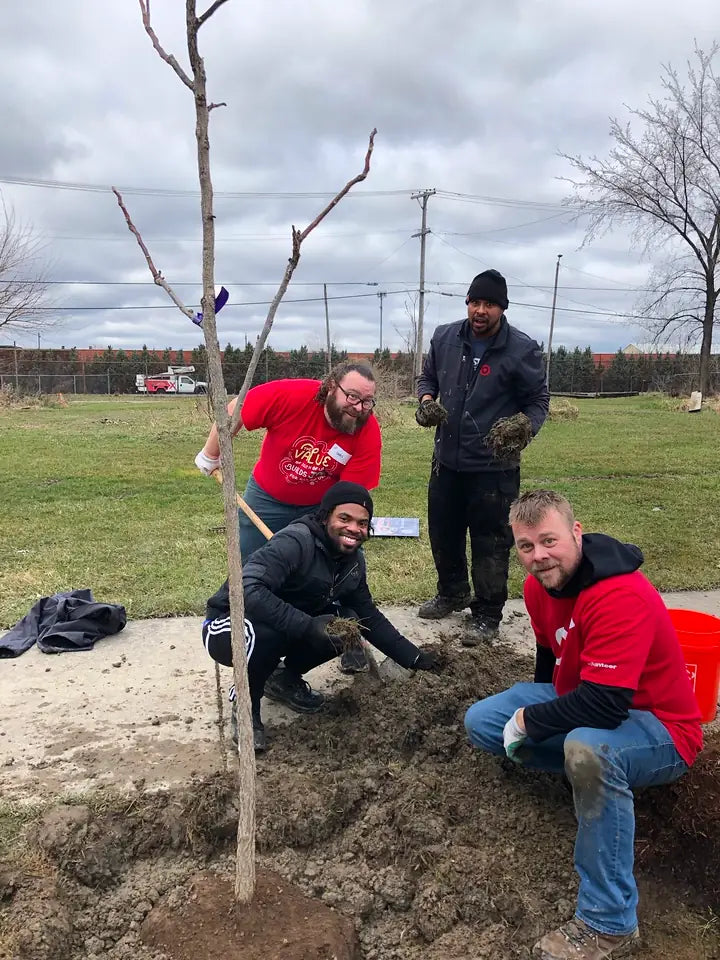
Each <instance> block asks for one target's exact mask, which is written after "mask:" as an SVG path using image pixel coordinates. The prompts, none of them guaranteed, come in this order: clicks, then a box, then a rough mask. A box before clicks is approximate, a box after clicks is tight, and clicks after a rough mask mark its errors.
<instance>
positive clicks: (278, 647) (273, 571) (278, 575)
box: [202, 480, 439, 752]
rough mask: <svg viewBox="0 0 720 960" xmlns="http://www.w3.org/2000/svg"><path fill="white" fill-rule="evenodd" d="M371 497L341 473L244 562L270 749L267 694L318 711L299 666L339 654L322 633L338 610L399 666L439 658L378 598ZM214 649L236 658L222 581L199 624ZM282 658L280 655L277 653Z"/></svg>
mask: <svg viewBox="0 0 720 960" xmlns="http://www.w3.org/2000/svg"><path fill="white" fill-rule="evenodd" d="M372 514H373V502H372V499H371V497H370V494H369V493H368V491H367V490H366V489H365V487H362V486H360V485H359V484H357V483H350V482H348V481H343V480H341V481H339V482H338V483H336V484H334V485H333V486H332V487H331V488H330V490H328V492H327V493H326V494H325V496H324V497H323V499H322V501H321V503H320V508H319V510H318V511H317V512H316V513H313V514H310V515H308V516H306V517H301V518H300V519H299V520H297V521H295V522H294V523H291V524H289V525H288V526H287V527H285V528H284V529H282V530H280V531H279V532H278V533H276V534H275V535H274V536H273V538H272V539H271V540H268V542H267V543H266V544H265V545H264V546H263V547H260V549H259V550H256V551H255V552H254V553H253V554H252V556H251V557H250V558H249V559H248V562H247V564H246V565H245V566H244V568H243V593H244V598H245V650H246V653H247V659H248V679H249V684H250V700H251V704H252V721H253V741H254V745H255V750H256V752H261V751H263V750H265V749H266V746H267V743H266V738H265V729H264V727H263V724H262V720H261V716H260V700H261V698H262V696H263V693H264V694H265V696H267V697H269V698H270V699H272V700H278V701H280V702H281V703H284V704H286V705H287V706H288V707H290V708H291V709H293V710H296V711H297V712H298V713H315V712H316V711H317V710H319V709H320V708H321V707H322V704H323V700H324V698H323V696H322V694H320V693H316V692H314V691H313V690H312V689H311V688H310V684H309V683H308V682H307V681H306V680H304V679H303V674H305V673H307V672H308V671H309V670H312V668H313V667H317V666H319V664H321V663H326V662H327V661H328V660H332V659H333V658H334V657H337V656H339V655H340V654H341V653H342V641H341V640H339V639H338V638H336V637H332V636H330V635H329V634H328V632H327V626H328V624H329V622H330V621H331V620H332V619H333V618H334V617H337V616H342V617H346V618H352V619H355V620H357V621H359V622H360V624H362V629H363V632H364V635H365V638H366V639H367V640H368V641H369V642H370V643H371V644H372V645H373V646H374V647H377V649H378V650H380V651H381V652H382V653H384V654H386V655H387V656H388V657H390V658H391V659H392V660H394V661H395V662H396V663H398V664H400V666H402V667H406V668H408V669H411V670H433V669H436V668H437V667H438V666H439V662H438V658H437V657H436V656H435V655H434V654H432V653H430V652H428V651H422V650H420V649H418V647H416V646H415V644H414V643H411V642H410V641H409V640H408V639H407V638H406V637H404V636H403V635H402V634H401V633H399V632H398V631H397V630H396V629H395V627H394V626H393V625H392V624H391V623H390V621H389V620H388V619H387V618H386V617H385V616H383V614H382V613H381V612H380V611H379V610H378V608H377V606H376V605H375V603H374V601H373V599H372V597H371V595H370V591H369V589H368V585H367V579H366V575H365V556H364V554H363V551H362V550H361V546H362V544H363V543H364V542H365V540H367V539H368V537H369V536H370V524H371V521H372ZM202 637H203V643H204V644H205V649H206V650H207V651H208V653H209V654H210V656H211V657H212V658H213V659H214V660H217V661H218V663H222V664H224V665H225V666H228V667H229V666H232V647H231V642H230V598H229V591H228V583H227V581H225V583H224V584H223V585H222V587H221V588H220V589H219V590H218V592H217V593H216V594H215V595H214V596H212V597H211V598H210V599H209V600H208V605H207V613H206V619H205V622H204V623H203V627H202ZM282 658H284V663H282V664H281V663H280V660H281V659H282Z"/></svg>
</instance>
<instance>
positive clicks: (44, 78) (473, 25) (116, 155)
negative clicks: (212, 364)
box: [0, 0, 715, 351]
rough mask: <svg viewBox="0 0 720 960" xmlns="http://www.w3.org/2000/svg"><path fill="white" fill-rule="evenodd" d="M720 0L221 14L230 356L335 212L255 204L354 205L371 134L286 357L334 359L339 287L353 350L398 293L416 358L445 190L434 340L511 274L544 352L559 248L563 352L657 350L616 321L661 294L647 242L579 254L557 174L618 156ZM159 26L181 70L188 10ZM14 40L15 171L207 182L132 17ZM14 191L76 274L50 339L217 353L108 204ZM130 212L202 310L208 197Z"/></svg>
mask: <svg viewBox="0 0 720 960" xmlns="http://www.w3.org/2000/svg"><path fill="white" fill-rule="evenodd" d="M714 7H715V5H714V4H712V3H711V2H710V0H698V2H696V3H694V4H686V5H684V6H682V7H677V5H676V4H674V3H670V2H669V0H660V2H656V3H650V2H649V0H638V2H636V3H634V4H632V5H629V6H628V5H626V4H622V5H621V4H620V2H619V0H610V2H608V3H605V4H602V5H589V4H582V5H579V4H576V3H570V2H568V0H552V2H550V3H546V4H527V3H519V2H517V0H515V2H509V3H507V2H506V3H500V2H488V3H485V4H482V5H478V4H477V3H473V2H470V0H445V2H443V3H442V4H438V3H436V2H430V0H425V2H415V3H411V4H409V3H401V2H400V0H384V2H380V0H346V2H344V3H343V4H338V3H336V2H331V0H308V2H306V3H304V4H297V3H292V2H290V0H278V2H275V3H273V4H272V5H268V4H266V3H264V2H262V0H251V2H248V3H232V2H229V3H227V4H225V5H224V6H223V7H222V8H221V9H220V10H219V11H218V13H217V14H216V16H215V17H214V18H213V19H212V20H211V21H210V22H209V23H208V24H207V26H206V27H205V28H203V32H202V34H201V44H202V52H203V55H204V58H205V63H206V68H207V73H208V78H209V92H210V96H211V98H212V99H214V100H223V101H227V104H228V105H227V107H225V108H222V109H219V110H217V111H215V112H214V113H213V114H212V123H211V137H212V140H211V143H212V160H213V179H214V185H215V189H216V192H217V197H216V206H215V213H216V218H217V220H216V223H217V234H218V245H217V260H216V276H217V279H218V282H223V283H225V284H226V285H227V286H229V287H230V291H231V302H230V304H229V305H228V307H227V308H226V309H225V311H224V312H223V313H222V315H221V317H220V331H219V336H220V340H221V343H222V344H224V343H226V342H228V341H232V342H234V343H236V344H242V343H243V342H244V338H245V337H247V338H248V339H249V340H251V341H252V340H254V338H255V336H256V335H257V333H258V332H259V330H260V327H261V325H262V322H263V320H264V316H265V310H266V307H265V306H264V305H263V304H262V303H257V302H256V301H268V300H270V299H271V297H272V294H273V292H274V285H276V284H277V282H278V281H279V279H280V276H281V274H282V271H283V269H284V265H285V262H286V260H287V257H288V255H289V252H290V239H289V237H290V225H291V224H293V223H294V224H296V225H298V226H305V225H306V224H307V223H308V222H309V221H310V220H311V219H312V218H313V216H314V215H315V214H316V213H317V211H318V210H319V209H320V207H321V206H322V204H323V202H324V201H323V200H322V199H321V198H317V197H316V198H313V197H308V196H292V197H285V198H282V197H261V196H238V194H248V193H262V192H267V193H273V194H278V193H305V194H307V193H322V194H332V193H334V192H335V191H336V190H338V189H339V188H340V187H341V186H342V185H343V184H344V183H345V181H346V180H347V179H348V178H350V177H351V176H353V175H354V174H355V173H356V172H358V170H359V169H360V167H361V165H362V160H363V157H364V152H365V149H366V145H367V136H368V133H369V131H370V129H371V128H372V127H373V126H377V127H378V130H379V133H378V138H377V144H376V151H375V155H374V157H373V166H372V171H371V174H370V177H369V178H368V180H367V181H366V183H365V184H363V185H362V187H361V188H360V189H359V190H357V191H356V192H354V193H353V194H352V195H351V196H350V197H348V198H347V199H346V200H345V201H343V203H342V204H341V205H340V206H339V207H338V208H337V209H336V210H334V211H333V212H332V214H331V215H330V216H329V217H328V219H327V221H326V222H325V223H324V224H323V225H322V226H321V227H320V228H318V230H317V231H316V232H315V233H314V234H312V235H311V237H310V238H309V239H308V241H307V243H306V244H305V246H304V248H303V257H302V260H301V264H300V267H299V269H298V271H297V273H296V277H295V281H294V283H293V285H292V287H291V289H290V291H289V293H288V297H287V301H286V302H285V303H284V304H283V305H282V306H281V309H280V311H279V313H278V318H277V322H276V327H275V329H274V331H273V334H272V336H271V343H272V344H273V346H275V347H276V348H277V349H287V348H290V347H293V346H298V345H299V344H300V343H302V342H303V341H307V342H313V343H320V342H322V339H323V337H324V308H323V303H322V284H323V283H327V284H328V291H329V295H330V297H331V300H330V317H331V324H332V329H333V337H334V339H335V341H336V343H337V344H338V345H339V346H342V347H345V348H347V349H358V350H362V349H367V350H371V349H374V347H375V346H377V343H378V339H379V303H380V301H379V299H378V297H377V296H376V294H377V293H378V292H379V291H382V292H387V293H388V296H387V298H385V299H384V301H383V320H384V324H383V326H384V341H385V343H386V344H388V345H390V346H392V347H398V346H400V344H401V340H402V335H403V331H404V330H405V328H406V326H407V317H406V310H405V301H406V299H407V298H408V297H409V296H411V295H412V291H414V290H416V289H417V284H418V275H419V267H418V256H419V240H418V239H417V237H413V234H416V233H417V231H418V229H419V226H420V211H419V207H418V204H417V201H415V200H413V199H412V196H411V194H412V191H414V190H418V189H421V188H424V187H428V188H429V187H436V188H438V191H444V192H439V193H438V194H437V195H436V196H434V197H432V198H431V199H430V201H429V206H428V214H429V220H428V223H429V226H430V228H431V230H432V234H431V236H430V240H429V243H428V251H427V266H426V277H427V281H428V296H427V307H428V313H427V328H428V330H431V329H432V328H433V327H434V325H436V324H437V323H440V322H448V321H450V320H453V319H456V318H458V317H460V316H462V314H463V302H462V295H463V294H464V292H465V290H466V288H467V285H468V284H469V281H470V279H471V278H472V276H473V275H474V274H475V273H477V272H478V271H479V270H481V269H484V268H485V267H486V266H493V267H496V268H497V269H499V270H500V271H501V272H503V273H505V274H506V276H507V278H508V284H509V287H510V298H511V307H510V310H509V316H510V319H511V321H512V322H514V323H516V324H517V325H518V326H520V327H521V328H522V329H524V330H526V331H527V332H528V333H530V334H531V335H533V336H535V337H537V338H538V339H539V340H547V331H548V326H549V316H550V314H549V310H550V303H551V296H552V290H551V287H552V280H553V274H554V267H555V260H556V255H557V254H558V253H563V260H562V269H561V289H560V292H559V297H558V313H557V317H556V325H555V336H554V341H555V343H556V344H559V343H565V344H566V345H567V346H569V347H573V346H575V345H579V346H581V347H584V346H585V345H587V344H590V345H591V346H592V347H593V348H594V349H595V350H598V351H606V350H615V349H617V348H618V347H621V346H624V345H625V344H626V343H628V342H630V341H631V340H633V339H636V338H638V337H639V336H640V332H639V329H638V326H637V324H636V323H635V322H634V321H633V320H626V321H624V322H623V321H618V320H617V319H614V318H613V316H612V315H613V314H617V313H620V314H628V313H632V312H633V309H634V303H635V301H636V300H637V298H638V295H637V294H635V293H633V288H639V287H642V286H643V284H644V283H646V280H647V276H648V273H649V271H650V267H651V264H650V263H649V262H647V261H646V260H645V259H644V255H643V251H642V250H639V249H637V246H636V245H635V244H633V242H632V240H631V238H630V237H629V235H628V234H627V233H626V232H622V231H618V232H616V233H612V234H608V235H606V236H605V237H603V238H601V239H600V240H598V241H597V242H595V243H593V244H592V245H589V246H583V245H582V243H583V237H584V234H583V230H582V225H581V224H577V223H574V222H573V221H572V219H571V218H570V217H568V216H567V215H566V214H564V213H563V211H562V209H561V208H560V207H559V204H560V203H561V201H562V198H563V197H564V196H565V194H566V192H567V186H566V185H565V184H564V183H563V182H562V181H561V180H560V179H558V178H559V177H562V176H567V175H568V173H569V170H568V168H567V164H566V162H565V161H563V160H562V159H561V158H560V157H559V156H558V152H559V151H563V152H567V153H570V154H576V153H580V154H584V155H588V154H592V153H603V152H604V151H606V150H607V148H608V146H609V141H608V117H609V116H610V115H621V116H622V115H623V112H624V109H625V108H624V104H630V105H633V106H640V105H642V103H643V102H644V101H645V99H646V98H647V96H648V95H650V94H652V93H657V92H658V90H659V76H660V67H661V64H662V63H665V62H670V61H672V62H674V63H675V65H676V66H677V67H678V68H679V69H680V72H681V73H682V70H683V65H684V60H685V58H686V57H687V56H689V55H690V54H691V52H692V47H693V41H694V38H697V39H698V41H699V42H700V44H701V45H704V46H706V47H707V46H708V45H709V43H710V41H711V39H712V30H711V27H712V24H713V22H714V20H713V14H714ZM153 18H154V25H155V28H156V30H157V33H158V35H159V36H160V38H161V41H162V42H163V44H164V45H165V46H166V48H167V49H168V50H169V51H172V52H173V53H174V54H175V55H176V56H177V58H178V60H179V61H180V62H181V63H183V64H184V63H186V62H187V57H186V53H185V47H184V36H183V30H184V23H183V17H182V9H181V7H178V5H177V4H163V5H161V4H156V5H155V6H154V7H153ZM0 44H1V45H2V54H3V55H2V57H1V58H0V91H1V92H0V98H2V99H1V104H2V110H3V117H4V118H5V120H6V122H5V124H4V130H3V151H2V158H3V160H2V170H0V174H1V175H3V176H5V177H19V178H25V179H42V180H48V181H49V180H62V181H69V182H73V183H85V184H100V185H105V186H109V185H110V184H117V185H119V186H123V187H125V188H131V187H147V188H157V189H158V190H161V189H163V188H171V189H177V190H185V191H191V192H192V191H195V190H196V189H197V177H196V153H195V141H194V117H193V109H192V98H191V95H190V92H189V91H188V90H187V89H186V88H185V87H184V86H183V85H182V84H181V83H180V81H179V80H178V78H177V77H176V76H175V75H174V74H173V72H172V71H171V70H170V69H169V68H168V66H167V65H166V64H165V63H163V62H162V61H161V60H160V59H159V58H158V57H157V55H156V54H155V52H154V51H153V50H152V47H151V45H150V42H149V40H148V38H147V37H146V35H145V33H144V31H143V29H142V24H141V21H140V14H139V9H138V8H137V7H136V5H134V4H133V3H131V2H127V0H105V2H104V3H103V4H86V3H83V2H81V0H66V2H65V3H63V4H57V3H53V2H51V0H36V2H35V3H33V4H25V5H17V4H16V5H14V6H13V9H12V12H11V13H9V14H8V15H7V17H6V19H5V22H4V29H3V34H2V39H0ZM0 188H1V189H2V192H3V196H4V197H5V198H6V200H7V201H8V202H10V203H12V204H13V206H14V207H15V209H16V211H17V213H18V215H19V216H20V217H21V218H22V219H23V220H30V221H32V222H33V224H34V226H35V229H36V231H37V232H38V234H39V235H40V236H41V237H43V238H44V240H45V243H46V250H47V254H48V259H49V261H50V262H51V264H52V271H53V277H54V279H56V280H58V281H78V283H77V284H75V285H70V284H69V283H60V284H58V285H57V286H56V287H54V288H53V300H54V302H55V303H56V304H57V305H59V306H63V307H65V308H67V309H65V310H62V311H61V312H60V316H61V318H62V319H61V322H60V323H58V325H57V326H56V327H55V328H54V329H49V330H48V331H47V333H46V343H47V344H48V345H50V344H55V345H60V344H65V345H66V346H68V345H70V344H72V343H75V344H76V345H78V346H87V345H89V344H94V345H106V344H108V343H110V344H112V345H114V346H118V347H124V348H131V347H139V346H141V345H142V344H143V343H147V344H148V345H151V346H157V347H164V346H171V347H173V348H176V347H181V346H186V347H190V346H193V345H194V344H196V343H197V342H198V340H199V336H198V333H199V332H198V330H197V328H196V327H195V326H193V325H192V324H191V323H190V322H189V320H187V319H186V318H184V317H183V316H182V315H180V314H179V313H177V312H174V311H173V310H172V309H166V306H167V303H166V300H165V299H164V295H163V294H162V291H159V290H158V289H157V288H156V287H154V286H153V285H152V283H151V282H150V277H149V274H148V273H147V271H146V268H145V264H144V260H143V258H142V255H141V253H140V250H139V249H138V247H137V245H136V244H135V242H134V240H133V238H132V237H131V236H130V234H129V232H128V231H127V229H126V227H125V224H124V221H123V219H122V216H121V214H120V211H119V210H118V208H117V205H116V203H115V200H114V197H113V196H112V194H111V193H109V191H105V192H88V191H86V192H83V191H75V190H59V189H48V188H42V187H37V186H22V185H18V184H8V183H4V184H3V183H0ZM228 194H229V195H228ZM451 194H469V195H472V196H471V197H467V196H465V197H462V196H451ZM478 198H480V199H478ZM487 198H494V199H487ZM498 198H500V200H498ZM125 199H126V202H127V203H128V206H129V208H130V210H131V212H132V215H133V218H134V219H135V221H136V223H137V224H138V227H139V228H140V229H141V231H142V233H143V236H144V237H145V239H146V240H147V242H148V245H149V246H150V249H151V252H152V255H153V257H154V259H155V262H156V264H157V265H158V267H159V268H160V269H162V270H163V272H164V274H165V275H166V276H167V277H168V279H169V280H170V281H171V282H174V283H178V285H179V286H178V291H179V292H180V293H181V295H182V296H183V297H186V298H187V300H188V302H189V303H197V301H198V299H199V295H200V286H199V281H200V253H201V248H200V242H199V240H200V221H199V200H198V198H197V196H195V195H192V194H190V195H187V196H173V197H170V196H164V195H161V194H157V195H138V194H136V193H132V192H126V195H125ZM80 281H82V282H80ZM103 284H104V285H103ZM571 288H573V289H571ZM575 288H582V289H575ZM405 291H411V293H407V292H405ZM442 294H446V295H442ZM447 294H455V295H456V296H447ZM458 295H459V296H458ZM343 297H348V298H350V297H351V299H339V298H343ZM293 301H295V302H293ZM128 308H133V309H128ZM135 308H138V309H135ZM573 311H586V312H584V313H580V312H573ZM604 314H610V315H611V316H605V315H604ZM28 342H29V341H28Z"/></svg>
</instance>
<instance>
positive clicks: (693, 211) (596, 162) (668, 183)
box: [564, 44, 720, 393]
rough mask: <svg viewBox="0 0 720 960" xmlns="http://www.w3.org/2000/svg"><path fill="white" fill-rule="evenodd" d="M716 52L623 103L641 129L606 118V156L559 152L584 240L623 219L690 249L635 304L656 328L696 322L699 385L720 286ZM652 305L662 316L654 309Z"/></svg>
mask: <svg viewBox="0 0 720 960" xmlns="http://www.w3.org/2000/svg"><path fill="white" fill-rule="evenodd" d="M719 50H720V47H719V46H718V44H714V45H713V46H712V48H711V50H710V52H709V53H703V51H701V50H700V49H699V48H698V47H697V46H696V48H695V59H696V61H697V67H696V68H694V67H693V66H692V65H691V64H690V63H688V73H687V81H686V82H685V83H682V82H681V81H680V79H679V77H678V74H677V73H676V72H675V71H674V70H673V69H672V68H671V67H669V66H666V67H665V68H664V70H663V76H662V79H661V82H662V86H663V89H664V92H665V96H664V97H663V98H662V99H650V101H649V105H648V106H647V107H645V108H644V109H640V110H637V109H635V110H630V114H631V117H632V118H633V121H634V125H635V126H636V127H639V128H640V129H639V132H637V133H636V132H634V131H633V129H631V126H630V124H627V125H625V126H622V125H621V124H620V123H619V122H618V121H617V120H615V119H612V120H611V125H610V137H611V139H612V141H613V146H612V148H611V150H610V151H609V153H608V156H607V157H606V158H605V159H599V158H598V157H591V158H590V159H589V160H585V159H583V158H582V157H579V156H574V157H573V156H568V155H564V156H565V159H567V160H568V161H569V162H570V164H571V165H572V166H573V167H574V169H575V170H576V171H577V172H578V173H579V174H580V177H579V179H576V180H569V183H570V184H571V186H572V188H573V196H572V204H573V206H574V207H575V209H576V210H577V211H578V216H586V217H587V218H588V228H587V233H586V242H590V241H591V240H592V239H594V238H596V237H597V236H599V235H601V234H602V233H604V232H605V231H606V230H609V229H612V227H614V226H616V225H617V224H620V223H626V224H630V225H631V226H632V227H633V229H634V238H636V239H638V240H640V241H642V242H643V244H644V246H645V249H646V251H648V252H649V253H651V254H653V255H655V254H656V253H657V250H658V248H659V247H660V246H661V245H662V244H669V245H670V249H672V250H673V252H675V250H676V248H677V247H678V244H679V248H680V249H683V248H684V249H685V250H687V251H688V252H689V257H690V259H691V260H692V262H693V263H694V266H691V265H690V264H689V263H688V262H684V258H683V257H682V256H681V257H679V258H678V257H675V259H676V260H678V259H680V260H681V261H683V266H682V269H681V271H680V273H679V274H678V273H677V272H676V271H675V270H673V269H671V268H669V267H668V265H667V264H666V265H665V266H664V267H663V269H662V270H661V271H660V272H659V274H658V277H657V280H658V282H659V283H660V284H661V286H660V287H658V288H657V289H656V290H655V291H654V296H653V297H652V298H651V299H650V301H649V302H648V303H647V304H645V305H644V308H643V309H642V310H641V312H643V313H646V314H647V315H648V322H649V323H650V324H651V325H652V324H653V323H654V324H655V325H656V329H657V330H658V331H659V332H660V333H661V334H662V335H665V334H666V333H668V332H670V333H671V332H672V330H674V329H677V328H678V325H689V328H692V326H693V324H694V325H695V328H696V329H695V331H694V332H695V333H698V335H699V336H700V339H701V349H700V389H701V391H702V392H704V393H706V392H707V390H708V387H709V382H710V355H711V349H712V337H713V328H714V325H715V324H716V322H717V320H718V317H717V301H718V289H720V159H719V158H720V78H719V77H717V76H716V75H715V73H714V71H713V65H712V62H713V59H714V58H715V56H716V55H717V54H718V51H719ZM673 238H675V240H676V241H677V243H672V240H673ZM690 280H691V281H692V282H688V281H690ZM696 282H697V288H696V286H695V284H696ZM663 291H664V292H663ZM659 308H662V309H663V310H666V311H667V313H666V315H665V316H661V317H658V316H656V315H654V316H653V314H656V312H657V310H658V309H659Z"/></svg>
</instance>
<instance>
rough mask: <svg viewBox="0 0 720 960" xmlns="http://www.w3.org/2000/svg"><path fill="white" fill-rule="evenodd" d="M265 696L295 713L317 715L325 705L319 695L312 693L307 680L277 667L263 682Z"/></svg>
mask: <svg viewBox="0 0 720 960" xmlns="http://www.w3.org/2000/svg"><path fill="white" fill-rule="evenodd" d="M265 696H266V697H268V698H269V699H270V700H277V701H278V702H279V703H284V704H285V706H286V707H290V709H291V710H294V711H295V712H296V713H317V712H318V710H320V709H322V706H323V704H324V703H325V697H324V696H323V695H322V694H321V693H313V690H312V688H311V686H310V684H309V683H308V682H307V680H303V678H302V677H300V676H298V675H297V674H294V673H290V671H289V670H286V669H285V667H278V668H277V669H276V670H275V672H274V673H272V674H271V675H270V676H269V677H268V679H267V680H266V681H265Z"/></svg>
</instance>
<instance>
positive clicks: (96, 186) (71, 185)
mask: <svg viewBox="0 0 720 960" xmlns="http://www.w3.org/2000/svg"><path fill="white" fill-rule="evenodd" d="M0 183H10V184H14V185H16V186H21V187H42V188H44V189H47V190H74V191H79V192H81V193H109V192H110V191H111V190H112V187H111V186H110V184H103V183H82V182H77V181H72V180H40V179H37V178H34V177H13V176H2V175H0ZM116 189H117V190H119V191H120V193H123V194H126V195H127V196H135V197H137V196H144V197H180V198H182V197H193V198H196V197H199V196H200V191H199V190H182V189H179V188H175V187H128V186H117V187H116ZM411 193H412V190H410V189H408V190H356V191H354V192H352V193H349V194H348V197H407V196H410V194H411ZM214 196H215V197H223V198H225V199H231V200H232V199H234V200H253V199H258V200H288V199H293V198H306V199H308V200H325V199H327V198H330V199H332V198H333V197H335V196H337V191H332V192H326V191H297V192H288V191H286V192H281V193H276V192H272V191H242V190H215V191H214Z"/></svg>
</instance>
